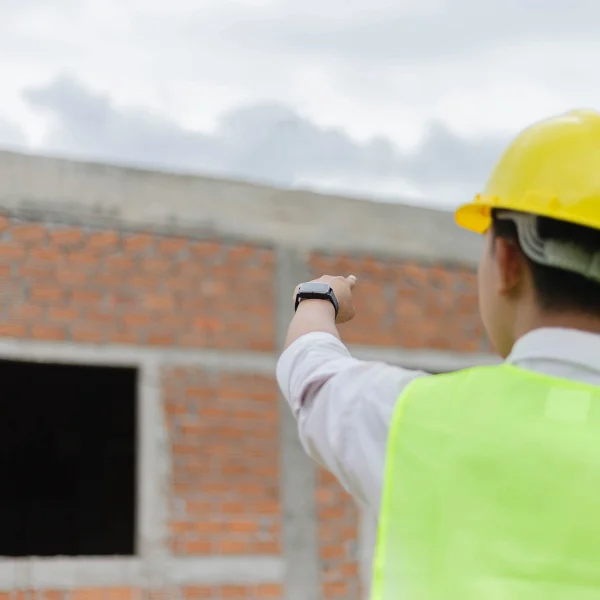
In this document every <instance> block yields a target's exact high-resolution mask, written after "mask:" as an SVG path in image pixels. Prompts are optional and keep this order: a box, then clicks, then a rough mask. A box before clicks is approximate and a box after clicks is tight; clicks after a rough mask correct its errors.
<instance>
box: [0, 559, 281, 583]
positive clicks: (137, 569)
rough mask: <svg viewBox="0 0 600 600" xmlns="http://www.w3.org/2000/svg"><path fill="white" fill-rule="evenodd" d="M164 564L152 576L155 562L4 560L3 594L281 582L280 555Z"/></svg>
mask: <svg viewBox="0 0 600 600" xmlns="http://www.w3.org/2000/svg"><path fill="white" fill-rule="evenodd" d="M161 562H163V563H164V566H163V567H162V568H161V576H160V577H156V576H154V577H153V576H151V575H150V573H149V570H150V569H151V568H153V567H154V565H153V563H147V562H146V561H144V560H142V559H138V558H121V557H119V558H64V557H60V558H48V559H43V558H28V559H17V560H0V590H3V591H12V590H19V589H21V590H23V589H40V590H41V589H74V588H84V587H85V588H87V587H151V586H154V585H158V586H177V585H228V584H250V585H251V584H257V583H280V582H281V580H282V573H283V561H282V559H281V558H280V557H277V556H265V557H257V556H232V557H218V556H207V557H170V558H165V559H164V560H163V561H161ZM149 575H150V576H149Z"/></svg>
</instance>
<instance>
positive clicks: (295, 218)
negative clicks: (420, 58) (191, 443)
mask: <svg viewBox="0 0 600 600" xmlns="http://www.w3.org/2000/svg"><path fill="white" fill-rule="evenodd" d="M167 199H168V200H167ZM0 211H4V212H7V213H9V214H13V215H17V216H21V217H23V218H31V219H49V220H58V221H67V222H79V223H82V224H85V225H88V226H93V225H94V224H97V225H102V226H110V227H120V228H142V229H144V230H149V231H157V232H162V233H174V234H179V235H190V236H198V235H202V236H206V235H218V236H221V237H223V236H224V237H233V238H235V239H239V240H246V241H249V242H254V243H260V244H266V245H269V246H289V247H296V248H299V249H301V250H327V251H329V252H338V253H346V252H347V253H370V254H375V255H378V254H381V255H385V256H394V257H403V258H410V259H415V260H423V261H439V262H443V263H461V264H465V265H474V264H475V263H476V259H477V257H478V256H479V251H480V248H481V240H480V239H479V237H478V236H475V235H472V234H469V233H467V232H465V231H463V230H461V229H459V228H458V227H457V226H456V225H455V224H454V221H453V218H452V215H451V214H450V213H449V212H445V211H439V210H432V209H425V208H419V207H415V206H405V205H402V204H395V203H380V202H372V201H368V200H358V199H351V198H344V197H341V196H334V195H324V194H316V193H313V192H308V191H301V190H281V189H275V188H271V187H267V186H261V185H252V184H249V183H242V182H237V181H227V180H219V179H211V178H208V177H198V176H191V175H177V174H174V173H164V172H156V171H144V170H141V169H133V168H125V167H117V166H108V165H100V164H92V163H83V162H73V161H69V160H63V159H57V158H44V157H40V156H30V155H24V154H15V153H11V152H0ZM231 215H235V218H231Z"/></svg>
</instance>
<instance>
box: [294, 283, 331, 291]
mask: <svg viewBox="0 0 600 600" xmlns="http://www.w3.org/2000/svg"><path fill="white" fill-rule="evenodd" d="M329 290H330V287H329V284H328V283H320V282H318V281H311V282H310V283H303V284H302V287H301V288H300V291H301V292H302V293H303V294H307V293H308V294H328V293H329Z"/></svg>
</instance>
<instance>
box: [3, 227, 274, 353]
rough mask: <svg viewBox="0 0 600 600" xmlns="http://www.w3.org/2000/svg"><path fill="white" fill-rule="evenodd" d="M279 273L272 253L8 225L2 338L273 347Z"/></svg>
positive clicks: (242, 247)
mask: <svg viewBox="0 0 600 600" xmlns="http://www.w3.org/2000/svg"><path fill="white" fill-rule="evenodd" d="M273 274H274V256H273V252H272V251H271V250H267V249H261V248H254V247H252V246H246V245H239V244H227V243H222V242H219V241H215V240H205V241H194V240H189V239H184V238H176V237H161V236H153V235H148V234H135V233H120V232H115V231H97V230H86V229H82V228H74V227H67V226H62V225H48V224H35V223H19V222H15V221H11V220H8V219H5V218H0V290H1V292H0V301H1V303H2V309H3V310H2V312H1V317H0V335H4V336H11V337H17V338H33V339H39V340H72V341H75V342H91V343H125V344H146V345H162V346H174V345H177V346H184V347H211V348H220V349H242V350H273V349H274V344H275V329H274V327H275V325H274V319H273V318H272V315H273V312H274V298H273V296H271V295H269V294H265V293H264V286H265V285H267V286H268V285H270V284H271V282H272V281H273ZM225 332H226V335H225Z"/></svg>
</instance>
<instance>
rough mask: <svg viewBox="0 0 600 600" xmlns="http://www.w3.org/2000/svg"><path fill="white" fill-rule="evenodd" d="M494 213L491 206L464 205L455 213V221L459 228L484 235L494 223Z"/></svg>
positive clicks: (472, 203) (471, 203) (474, 203)
mask: <svg viewBox="0 0 600 600" xmlns="http://www.w3.org/2000/svg"><path fill="white" fill-rule="evenodd" d="M491 215H492V211H491V207H490V206H486V205H484V204H480V203H476V202H470V203H469V204H463V205H462V206H460V207H459V208H458V209H457V210H456V212H455V213H454V220H455V221H456V224H457V225H458V226H459V227H462V228H463V229H468V230H469V231H473V232H474V233H479V234H484V233H485V232H486V231H487V230H488V229H489V227H490V225H491V222H492V216H491Z"/></svg>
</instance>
